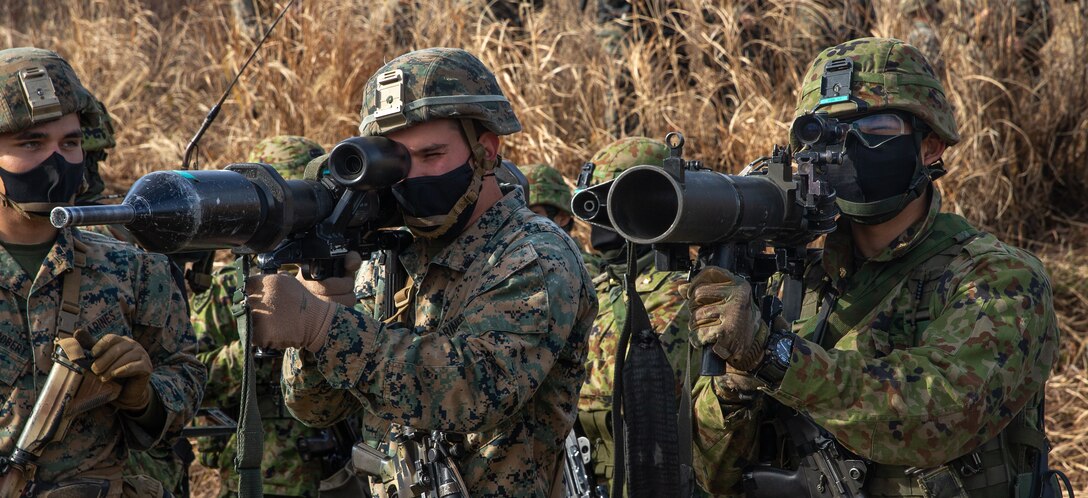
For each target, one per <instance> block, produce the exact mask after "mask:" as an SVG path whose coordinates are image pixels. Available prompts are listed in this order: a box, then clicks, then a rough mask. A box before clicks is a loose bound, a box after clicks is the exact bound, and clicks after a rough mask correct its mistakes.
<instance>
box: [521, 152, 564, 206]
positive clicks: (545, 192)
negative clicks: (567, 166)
mask: <svg viewBox="0 0 1088 498" xmlns="http://www.w3.org/2000/svg"><path fill="white" fill-rule="evenodd" d="M523 173H525V178H527V179H528V180H529V205H530V206H533V205H535V204H544V205H547V206H552V207H555V208H556V209H558V210H560V211H563V212H564V213H567V214H572V213H571V212H570V197H571V195H570V186H569V185H567V182H566V181H565V180H563V174H562V173H560V172H559V170H557V169H555V168H553V167H551V166H549V165H547V164H530V165H529V166H526V167H525V168H524V169H523Z"/></svg>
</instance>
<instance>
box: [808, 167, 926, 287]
mask: <svg viewBox="0 0 1088 498" xmlns="http://www.w3.org/2000/svg"><path fill="white" fill-rule="evenodd" d="M929 192H930V194H929V195H930V200H929V210H928V211H926V215H925V216H924V217H922V219H920V220H918V221H917V222H915V223H914V224H913V225H911V226H909V227H907V229H906V230H904V231H903V233H901V234H899V236H898V237H896V238H895V239H894V240H892V241H891V243H890V244H888V247H886V248H885V249H884V250H882V251H880V253H879V254H877V255H876V256H873V257H872V258H869V259H868V261H872V262H881V263H882V262H887V261H892V260H895V259H898V258H900V257H902V256H903V255H904V254H906V253H908V252H910V251H911V249H913V248H915V247H917V246H918V244H920V243H921V242H922V241H923V240H925V238H926V237H927V236H928V235H929V232H930V231H931V230H932V229H933V222H934V220H936V219H937V215H938V214H939V213H940V212H941V193H940V191H939V190H937V188H936V187H931V188H930V189H929ZM850 225H851V224H850V222H849V221H847V220H846V219H845V218H843V217H840V218H839V221H838V228H836V229H835V231H834V232H832V233H831V235H828V236H827V241H826V242H825V243H824V256H823V262H824V269H825V270H827V274H828V275H837V276H839V277H842V276H845V275H846V273H849V272H851V269H852V268H854V267H856V266H858V265H855V257H856V256H855V252H856V251H855V248H854V239H853V237H852V236H851V230H850Z"/></svg>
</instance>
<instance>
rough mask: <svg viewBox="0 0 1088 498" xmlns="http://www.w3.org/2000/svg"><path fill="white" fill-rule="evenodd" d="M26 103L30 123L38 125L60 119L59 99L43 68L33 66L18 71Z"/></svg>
mask: <svg viewBox="0 0 1088 498" xmlns="http://www.w3.org/2000/svg"><path fill="white" fill-rule="evenodd" d="M19 82H20V83H22V85H23V93H24V94H25V95H26V103H27V106H28V107H29V108H30V121H31V123H34V124H38V123H42V122H45V121H49V120H51V119H56V118H59V117H61V115H62V114H63V112H62V111H61V104H60V99H59V98H57V90H56V88H54V87H53V80H52V79H50V78H49V72H48V71H46V70H45V68H44V67H41V66H34V67H30V68H27V69H23V70H22V71H19Z"/></svg>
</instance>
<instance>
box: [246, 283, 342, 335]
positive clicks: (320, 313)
mask: <svg viewBox="0 0 1088 498" xmlns="http://www.w3.org/2000/svg"><path fill="white" fill-rule="evenodd" d="M330 280H332V279H330ZM246 293H247V294H248V295H249V297H248V300H247V302H248V303H249V306H250V308H251V309H252V310H253V313H252V316H253V344H254V345H256V346H260V347H265V348H273V349H284V348H303V349H306V350H308V351H310V352H315V353H316V352H317V351H318V350H319V349H321V346H323V345H325V339H326V337H328V334H329V327H331V326H332V319H333V317H334V316H336V310H337V307H336V304H335V303H333V302H331V301H327V300H324V299H322V298H321V297H318V296H315V295H314V294H313V293H311V292H310V291H308V290H306V287H305V286H304V285H303V284H302V283H301V282H299V281H298V280H296V279H295V278H294V277H291V276H290V275H284V274H276V275H253V276H251V277H249V278H247V279H246ZM326 297H329V296H326Z"/></svg>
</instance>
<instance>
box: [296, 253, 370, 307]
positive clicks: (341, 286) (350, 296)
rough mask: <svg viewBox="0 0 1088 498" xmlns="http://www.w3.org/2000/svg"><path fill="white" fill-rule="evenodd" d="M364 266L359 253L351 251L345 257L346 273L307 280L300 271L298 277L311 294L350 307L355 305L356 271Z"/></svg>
mask: <svg viewBox="0 0 1088 498" xmlns="http://www.w3.org/2000/svg"><path fill="white" fill-rule="evenodd" d="M361 266H363V258H362V256H359V253H357V252H355V251H351V252H349V253H348V254H347V256H345V257H344V275H345V276H343V277H337V278H326V279H325V280H306V279H305V278H303V276H302V272H298V274H297V278H298V281H299V282H302V286H303V287H305V288H306V290H308V291H310V293H311V294H313V295H315V296H317V297H318V298H320V299H321V300H322V301H328V302H330V303H337V304H342V305H344V306H346V307H348V308H350V307H352V306H355V302H356V301H357V300H356V299H355V272H357V271H359V267H361Z"/></svg>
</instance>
